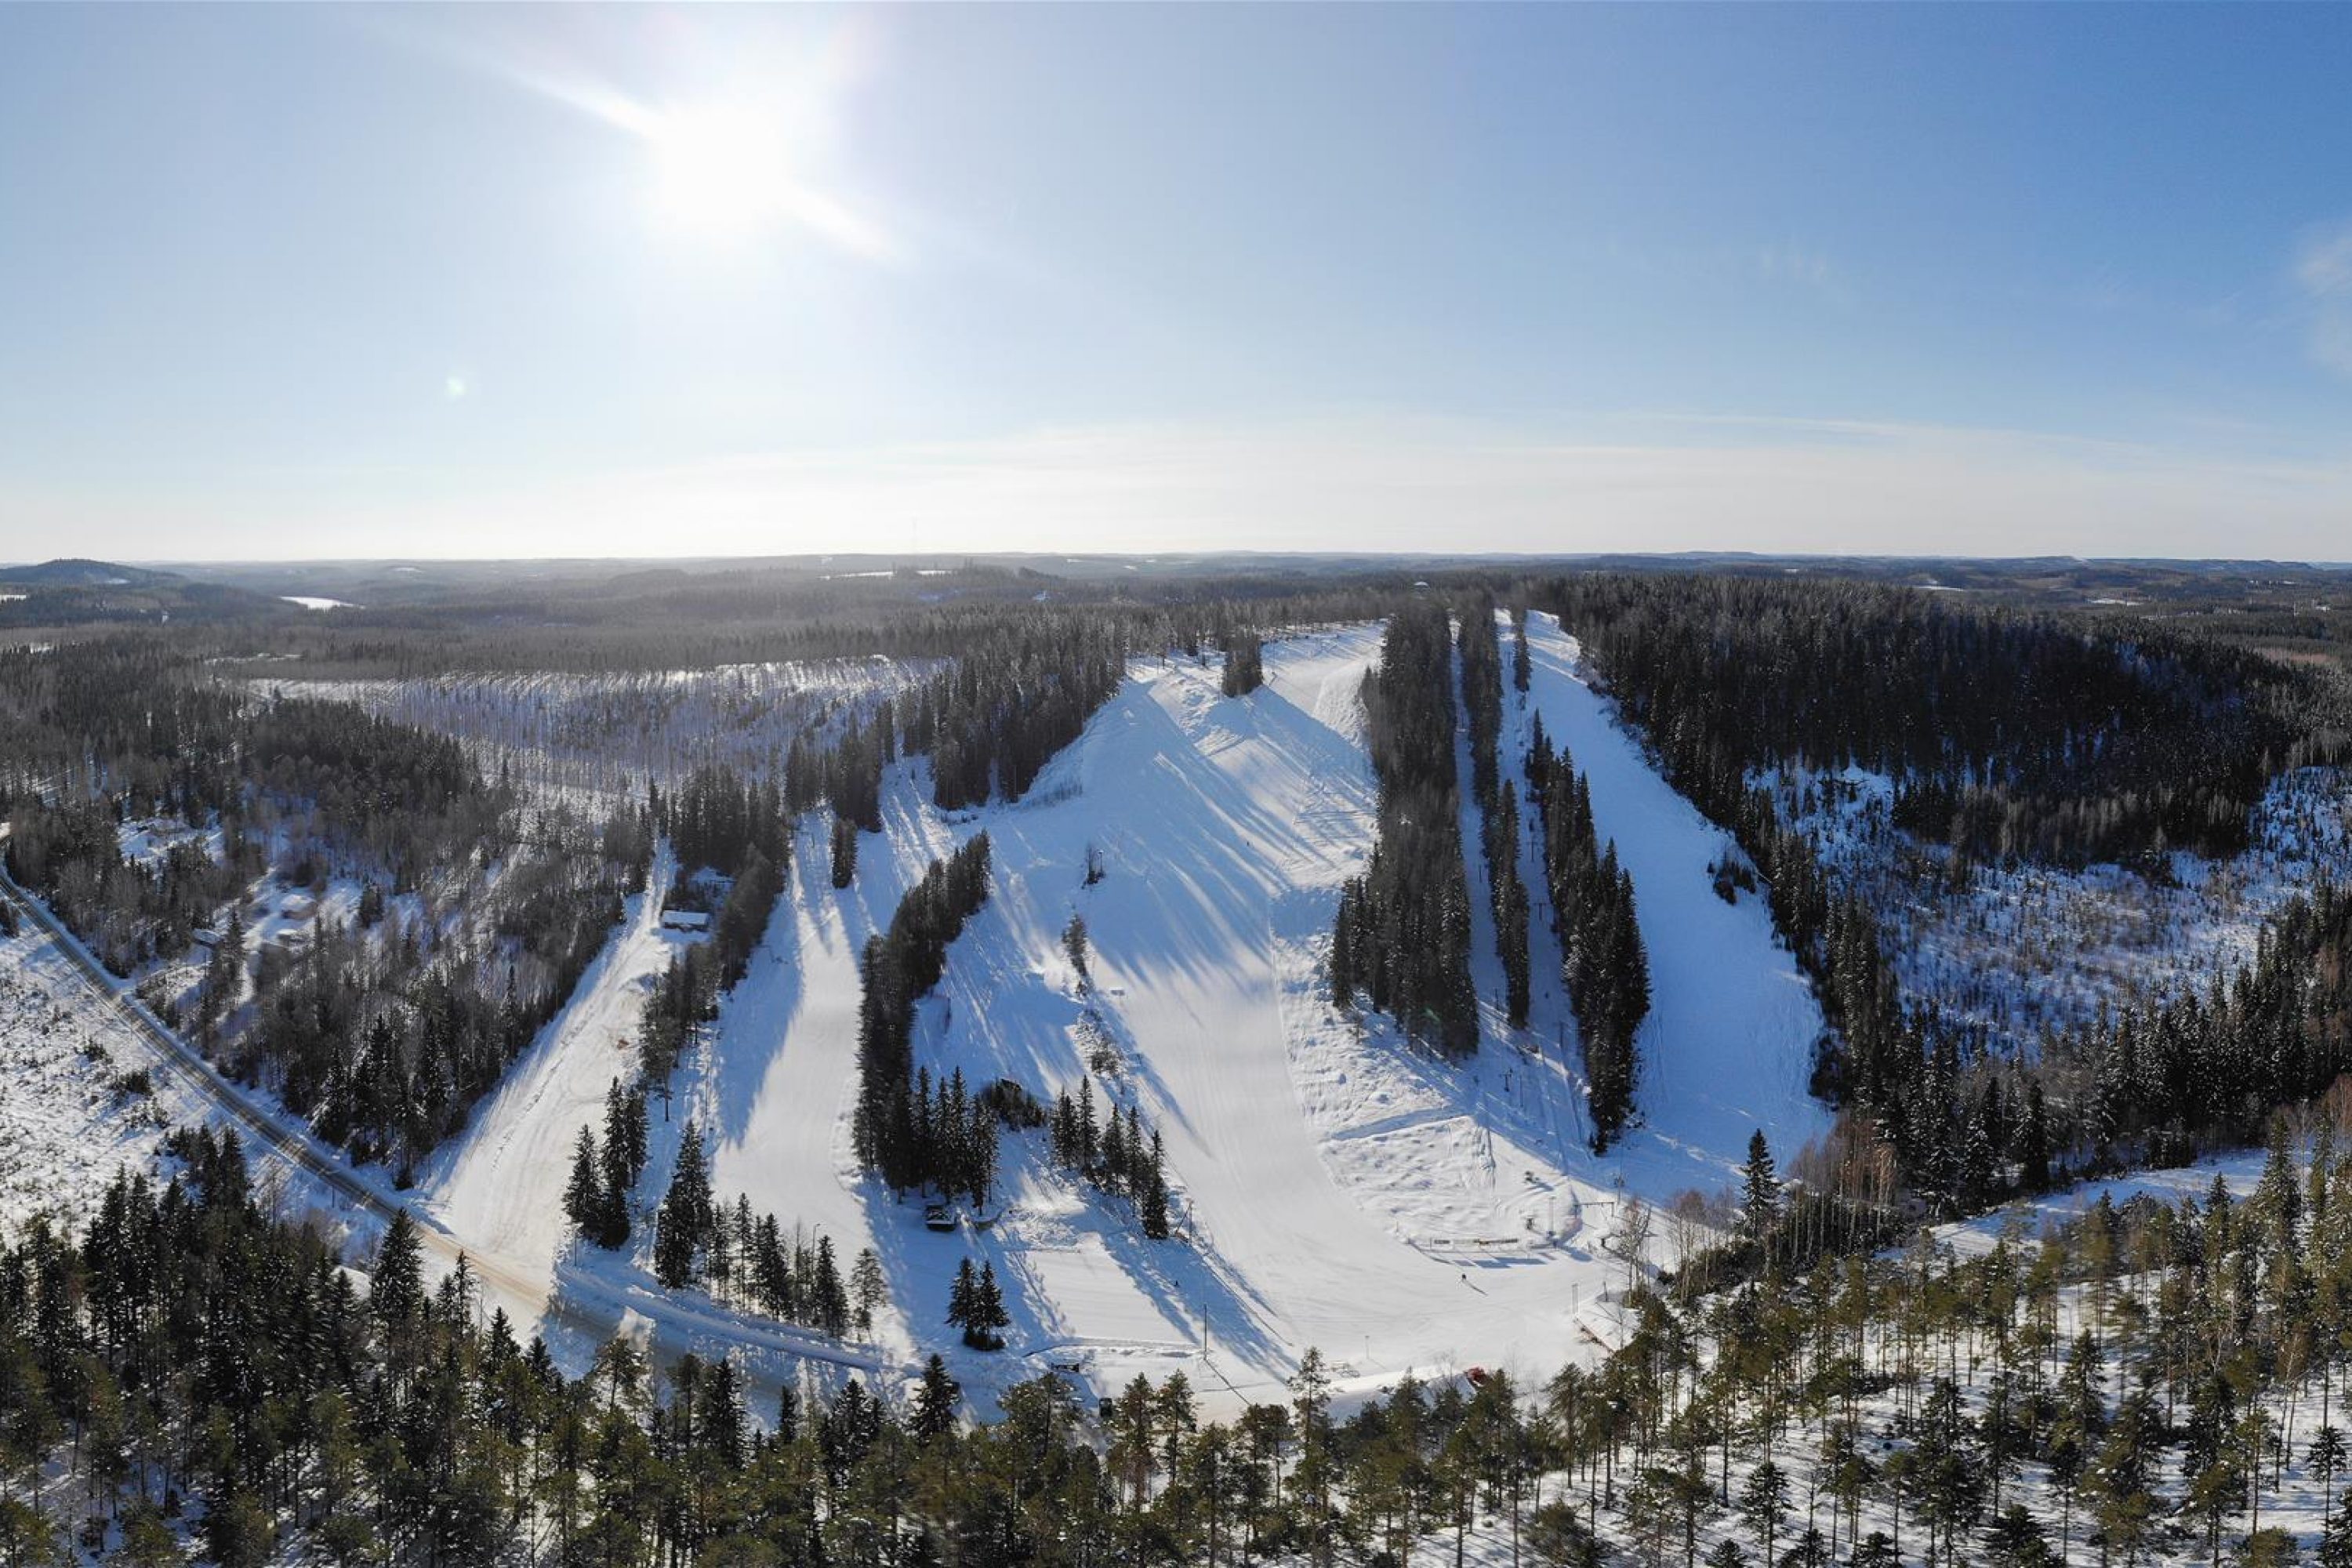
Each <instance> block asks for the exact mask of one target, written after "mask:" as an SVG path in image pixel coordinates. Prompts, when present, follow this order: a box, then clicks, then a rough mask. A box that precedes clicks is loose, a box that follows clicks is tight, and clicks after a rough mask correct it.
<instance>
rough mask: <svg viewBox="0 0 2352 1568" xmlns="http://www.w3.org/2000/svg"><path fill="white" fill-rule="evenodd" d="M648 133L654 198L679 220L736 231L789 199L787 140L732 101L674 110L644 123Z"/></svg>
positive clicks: (777, 213)
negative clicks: (723, 104) (726, 104)
mask: <svg viewBox="0 0 2352 1568" xmlns="http://www.w3.org/2000/svg"><path fill="white" fill-rule="evenodd" d="M648 140H649V141H650V142H651V143H652V146H653V153H654V167H655V192H656V202H657V204H658V205H659V208H660V211H661V213H662V215H663V216H664V218H665V219H666V220H667V221H668V222H670V223H673V224H675V225H677V226H678V227H680V228H684V229H691V230H694V231H697V232H699V233H705V234H729V233H736V234H740V233H743V232H746V231H749V230H751V229H756V228H760V227H762V226H766V225H767V224H769V223H772V222H773V221H774V220H775V219H777V218H779V217H781V216H784V214H785V213H786V212H787V211H788V209H790V208H791V207H792V205H793V202H794V189H795V184H794V171H793V161H792V154H791V148H790V147H789V145H788V144H787V142H786V139H785V136H784V134H783V132H782V128H781V127H780V126H778V125H777V124H776V123H775V122H774V121H772V119H770V118H768V117H765V116H762V115H760V114H757V113H754V112H752V111H751V110H746V109H742V108H738V107H732V106H711V107H707V108H700V109H690V110H675V111H672V112H669V113H667V114H665V115H663V116H662V117H661V118H660V120H659V121H656V123H655V124H654V125H653V126H652V127H651V129H650V132H649V135H648Z"/></svg>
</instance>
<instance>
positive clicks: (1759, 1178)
mask: <svg viewBox="0 0 2352 1568" xmlns="http://www.w3.org/2000/svg"><path fill="white" fill-rule="evenodd" d="M1779 1224H1780V1178H1779V1177H1778V1176H1777V1175H1775V1174H1774V1173H1773V1169H1772V1147H1771V1145H1770V1144H1769V1143H1767V1142H1765V1141H1764V1129H1762V1128H1761V1127H1759V1128H1758V1129H1757V1130H1756V1131H1755V1133H1754V1134H1753V1135H1752V1136H1750V1137H1749V1138H1748V1164H1747V1168H1746V1170H1745V1172H1744V1173H1743V1174H1742V1175H1741V1177H1740V1183H1739V1229H1740V1234H1741V1235H1742V1236H1744V1237H1746V1238H1747V1239H1748V1240H1749V1241H1751V1242H1753V1243H1755V1244H1756V1245H1757V1246H1759V1247H1761V1246H1762V1245H1763V1244H1764V1243H1765V1242H1766V1241H1767V1240H1768V1239H1769V1238H1770V1237H1771V1235H1772V1232H1773V1229H1774V1228H1775V1227H1776V1226H1779Z"/></svg>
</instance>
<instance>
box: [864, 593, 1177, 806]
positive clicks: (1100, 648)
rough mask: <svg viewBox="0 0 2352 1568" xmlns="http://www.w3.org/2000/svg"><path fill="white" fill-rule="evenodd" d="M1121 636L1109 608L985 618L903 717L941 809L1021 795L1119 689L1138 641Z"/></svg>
mask: <svg viewBox="0 0 2352 1568" xmlns="http://www.w3.org/2000/svg"><path fill="white" fill-rule="evenodd" d="M1129 637H1130V628H1129V626H1126V625H1124V624H1122V622H1121V621H1120V619H1119V618H1118V617H1116V616H1094V615H1086V614H1065V613H1061V612H1056V611H1052V610H1039V611H1037V612H1035V613H1034V614H1033V615H1031V616H1022V617H1017V618H1012V619H1007V620H1004V621H1003V622H1000V623H997V624H995V625H992V626H990V627H989V628H988V629H987V630H986V631H985V632H983V633H982V634H981V635H979V636H978V637H976V639H975V640H974V641H973V642H972V643H971V645H969V646H967V647H963V648H961V649H960V650H959V651H958V654H957V657H956V658H955V661H954V663H953V665H952V667H951V668H949V669H947V670H945V671H943V672H942V673H941V674H940V676H939V677H938V678H937V679H934V680H932V681H931V682H930V683H929V685H928V686H926V687H924V688H923V689H921V690H920V691H919V692H918V693H917V694H916V695H915V697H914V698H913V699H912V700H911V701H910V702H909V703H908V706H907V709H906V711H905V713H904V718H903V726H902V728H903V731H904V743H905V748H906V750H907V751H908V752H910V753H913V752H924V753H928V754H929V757H930V759H931V784H932V795H933V798H934V799H935V800H936V801H937V802H938V803H939V805H940V809H942V810H945V811H956V810H961V809H962V808H964V807H967V806H975V805H984V804H986V803H987V802H988V801H989V800H990V799H991V798H992V797H1001V798H1003V799H1005V800H1018V799H1020V798H1021V796H1022V795H1024V794H1026V793H1027V792H1028V789H1029V785H1030V784H1031V783H1032V782H1033V781H1034V780H1035V778H1036V777H1037V774H1038V773H1039V772H1040V771H1041V770H1042V769H1044V767H1045V764H1046V763H1047V762H1049V761H1051V760H1052V758H1053V756H1054V753H1055V752H1058V751H1060V750H1061V749H1062V748H1063V747H1064V746H1066V745H1068V744H1069V743H1070V742H1072V741H1075V740H1076V739H1077V738H1078V734H1079V731H1082V730H1084V729H1085V728H1086V724H1087V720H1088V719H1090V718H1092V717H1093V716H1094V712H1095V710H1096V709H1097V708H1099V707H1101V706H1102V705H1103V703H1105V702H1106V701H1108V700H1109V699H1110V697H1111V694H1112V693H1114V692H1116V691H1117V690H1118V683H1119V681H1120V680H1121V679H1123V678H1124V677H1125V676H1126V674H1127V658H1128V654H1129V650H1130V648H1131V647H1139V646H1143V645H1141V644H1139V643H1135V642H1131V641H1130V640H1129ZM877 826H878V825H877Z"/></svg>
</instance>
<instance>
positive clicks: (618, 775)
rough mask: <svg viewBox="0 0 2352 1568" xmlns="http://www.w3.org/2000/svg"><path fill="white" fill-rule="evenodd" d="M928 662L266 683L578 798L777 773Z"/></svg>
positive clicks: (908, 682)
mask: <svg viewBox="0 0 2352 1568" xmlns="http://www.w3.org/2000/svg"><path fill="white" fill-rule="evenodd" d="M936 668H938V664H937V662H936V661H932V660H923V659H912V660H910V659H890V658H878V657H877V658H871V659H819V660H811V661H805V662H787V663H772V664H737V665H723V666H720V667H719V668H715V669H676V670H644V671H629V672H625V673H619V674H610V675H573V674H565V673H559V672H552V671H548V672H538V673H507V674H464V673H459V674H451V675H440V676H432V677H427V678H422V679H414V680H390V679H385V680H325V681H321V680H282V679H269V680H264V681H260V682H257V686H258V687H259V688H260V689H263V690H266V691H269V692H273V693H283V694H285V695H288V696H297V697H317V698H323V699H331V700H340V701H345V702H354V703H357V704H358V705H359V706H360V707H362V708H364V709H366V710H368V711H369V712H371V713H374V714H378V715H381V716H383V717H385V718H390V719H397V720H400V721H403V722H404V723H410V724H415V725H418V726H420V727H421V728H424V729H427V730H435V731H440V732H442V733H444V734H447V735H451V736H454V737H456V738H457V740H459V741H461V742H464V743H465V745H466V746H467V750H468V751H469V752H471V753H472V755H473V756H474V758H475V760H476V761H477V762H478V763H480V764H481V766H482V768H483V769H484V771H485V772H486V773H491V774H493V775H495V774H496V773H498V771H499V768H500V766H501V765H502V764H511V765H512V767H513V769H514V771H515V775H516V777H517V778H519V779H520V780H521V781H522V782H524V783H526V784H532V785H534V786H537V787H538V788H540V789H541V791H542V792H544V793H546V794H549V795H558V796H562V797H565V798H571V799H574V800H583V799H586V798H588V797H593V796H610V795H615V794H619V795H638V794H642V793H643V791H644V789H645V785H646V780H647V779H653V780H656V781H657V782H659V783H660V784H662V785H663V786H664V787H666V788H667V787H668V786H669V785H671V784H675V783H677V781H679V780H681V779H683V778H684V777H685V776H686V775H687V774H688V773H690V772H691V771H692V770H693V769H694V768H696V767H698V766H699V765H701V764H703V763H731V764H733V765H734V766H736V767H737V768H738V769H740V770H741V771H744V772H752V773H756V772H759V771H762V770H764V769H766V768H767V767H768V766H770V765H771V764H772V763H773V762H774V760H775V759H776V757H777V756H778V755H780V754H781V753H782V751H783V749H784V748H786V747H788V746H790V745H791V743H792V742H793V740H794V739H795V738H796V737H798V736H799V735H801V734H802V733H803V731H807V730H808V729H810V728H811V727H812V726H813V725H823V724H824V723H826V722H828V721H834V720H836V719H837V717H838V715H840V714H841V713H843V712H862V711H866V710H870V709H871V708H872V707H873V705H874V704H876V703H877V702H879V701H881V700H883V699H884V698H887V697H895V696H898V695H899V694H900V693H902V692H905V691H908V690H910V689H913V688H914V687H916V686H917V685H919V684H920V683H921V682H922V681H923V680H924V679H926V678H928V677H929V675H930V674H931V673H932V671H933V670H935V669H936Z"/></svg>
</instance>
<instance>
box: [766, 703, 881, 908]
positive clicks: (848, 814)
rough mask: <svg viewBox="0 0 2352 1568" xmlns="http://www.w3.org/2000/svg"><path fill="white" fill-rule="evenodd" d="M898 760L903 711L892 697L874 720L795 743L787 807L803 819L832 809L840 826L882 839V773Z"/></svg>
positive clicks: (787, 769) (787, 761)
mask: <svg viewBox="0 0 2352 1568" xmlns="http://www.w3.org/2000/svg"><path fill="white" fill-rule="evenodd" d="M897 761H898V705H897V703H896V702H894V701H893V700H891V699H889V698H887V697H886V698H884V699H883V700H881V701H880V702H878V703H877V704H876V705H875V710H874V712H873V713H872V715H871V716H869V717H867V718H866V719H863V720H861V719H859V718H858V717H857V716H856V715H855V714H852V715H851V716H850V717H849V719H848V720H847V721H846V722H845V723H844V724H843V725H842V727H841V731H840V733H838V734H837V735H831V736H828V735H826V734H825V733H824V732H823V731H807V732H803V734H800V735H798V736H795V737H794V738H793V743H792V746H791V748H790V750H789V751H787V752H786V753H785V757H784V805H785V807H786V808H787V809H788V810H789V811H790V812H791V813H792V815H793V816H799V815H800V814H801V813H803V812H804V811H809V810H812V809H814V807H816V806H819V805H825V806H830V807H831V808H832V810H833V815H834V816H835V819H836V820H846V821H848V822H849V823H851V824H853V825H854V826H856V827H857V828H858V829H860V830H862V831H864V832H866V833H879V832H881V831H882V772H883V770H884V769H885V768H887V767H888V766H889V765H890V764H891V763H895V762H897ZM837 885H839V886H847V884H846V883H842V884H837Z"/></svg>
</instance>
